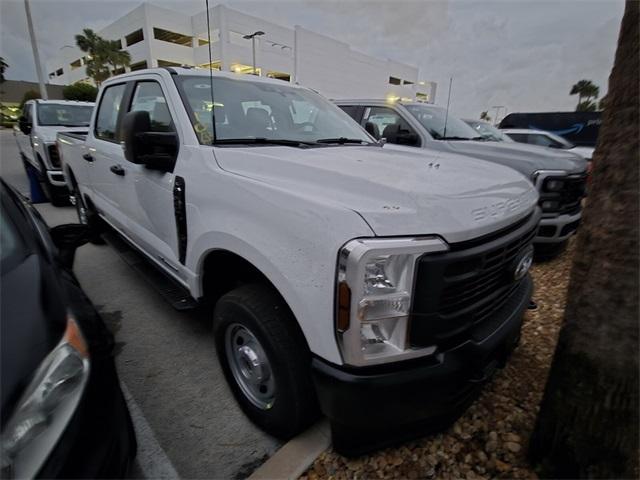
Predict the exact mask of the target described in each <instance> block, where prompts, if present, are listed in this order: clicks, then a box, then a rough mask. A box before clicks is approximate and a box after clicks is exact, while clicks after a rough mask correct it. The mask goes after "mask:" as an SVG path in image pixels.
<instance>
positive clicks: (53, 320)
mask: <svg viewBox="0 0 640 480" xmlns="http://www.w3.org/2000/svg"><path fill="white" fill-rule="evenodd" d="M1 280H2V282H1V291H0V294H1V296H2V302H1V303H2V307H1V310H0V318H1V321H0V361H1V363H0V382H1V383H0V387H1V388H0V396H1V401H2V419H1V422H2V425H3V426H4V424H5V422H6V421H7V419H8V418H9V417H10V415H11V414H12V413H13V410H14V408H15V406H16V402H17V401H18V400H19V398H20V396H21V395H22V393H23V391H24V389H25V387H26V386H27V385H28V384H29V381H30V380H31V378H32V377H33V375H34V374H35V372H36V370H37V368H38V366H39V365H40V364H41V363H42V361H43V360H44V358H45V357H46V356H47V355H48V354H49V352H51V350H52V349H53V348H54V347H55V346H56V345H57V343H58V342H59V341H60V339H61V338H62V335H63V333H64V328H65V325H66V323H65V318H66V312H65V308H64V303H63V300H62V298H61V297H62V296H61V292H60V291H59V287H58V286H57V282H56V274H55V270H54V269H53V268H52V266H51V265H50V264H49V263H48V262H47V261H46V260H45V259H43V258H42V257H41V256H39V255H38V254H35V253H31V254H29V255H27V256H25V257H24V258H23V259H22V261H21V262H19V263H18V264H16V265H14V266H13V268H11V269H10V270H9V271H3V272H2V279H1Z"/></svg>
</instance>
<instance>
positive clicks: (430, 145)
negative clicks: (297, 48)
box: [335, 99, 587, 255]
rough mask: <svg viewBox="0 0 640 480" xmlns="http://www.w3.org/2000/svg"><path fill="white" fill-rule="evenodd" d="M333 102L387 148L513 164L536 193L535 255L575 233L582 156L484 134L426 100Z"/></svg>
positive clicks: (581, 191)
mask: <svg viewBox="0 0 640 480" xmlns="http://www.w3.org/2000/svg"><path fill="white" fill-rule="evenodd" d="M335 103H336V104H337V105H338V106H339V107H340V108H342V109H343V110H344V111H345V112H346V113H348V114H349V115H350V116H351V117H352V118H353V119H354V120H356V121H357V122H358V123H360V124H361V125H362V126H363V127H364V128H365V129H366V130H367V131H368V132H369V133H370V134H371V135H372V136H373V137H375V138H377V139H380V138H385V139H386V142H387V147H388V148H401V149H402V148H405V147H410V148H426V149H431V150H440V151H443V152H450V153H458V154H461V155H466V156H470V157H475V158H479V159H482V160H487V161H490V162H493V163H499V164H502V165H506V166H508V167H511V168H513V169H515V170H517V171H519V172H520V173H522V174H523V175H524V176H526V177H527V178H529V179H530V180H531V181H532V182H533V183H534V185H535V186H536V188H537V189H538V192H539V194H540V207H541V208H542V212H543V216H542V219H541V221H540V228H539V230H538V233H537V236H536V237H535V240H534V242H535V245H536V249H537V250H538V253H540V254H542V255H544V254H555V253H557V252H559V251H561V250H562V248H563V247H564V246H565V244H566V241H567V240H568V238H569V237H570V236H571V235H573V234H574V233H575V231H576V230H577V228H578V225H579V223H580V218H581V215H582V206H581V201H582V198H583V197H584V195H585V187H586V179H587V162H586V161H585V160H584V159H582V158H581V157H580V156H578V155H576V154H573V153H570V152H565V151H556V150H553V151H552V150H546V149H542V148H540V147H536V146H532V145H525V144H521V143H515V142H495V141H490V140H487V139H486V138H483V137H482V136H480V135H479V134H478V132H476V131H475V130H474V129H473V128H471V127H470V126H469V125H467V124H466V123H465V122H463V121H462V120H460V119H459V118H456V117H455V116H452V115H447V113H446V110H445V109H444V108H441V107H437V106H435V105H430V104H425V103H413V102H412V103H405V102H389V101H387V100H383V99H378V100H336V101H335Z"/></svg>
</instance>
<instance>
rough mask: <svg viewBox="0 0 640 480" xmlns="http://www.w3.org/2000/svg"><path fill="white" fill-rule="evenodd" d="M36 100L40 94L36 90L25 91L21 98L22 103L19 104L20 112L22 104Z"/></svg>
mask: <svg viewBox="0 0 640 480" xmlns="http://www.w3.org/2000/svg"><path fill="white" fill-rule="evenodd" d="M36 98H40V92H38V91H37V90H27V91H26V92H24V95H23V96H22V102H20V110H22V107H24V104H25V103H26V102H27V101H29V100H35V99H36Z"/></svg>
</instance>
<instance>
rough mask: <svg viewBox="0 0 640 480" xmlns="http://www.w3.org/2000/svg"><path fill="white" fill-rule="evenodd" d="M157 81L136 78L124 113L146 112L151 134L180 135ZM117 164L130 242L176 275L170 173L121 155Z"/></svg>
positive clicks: (148, 77)
mask: <svg viewBox="0 0 640 480" xmlns="http://www.w3.org/2000/svg"><path fill="white" fill-rule="evenodd" d="M161 81H162V79H161V78H160V77H159V76H158V75H153V74H149V75H144V76H140V77H139V79H138V78H136V81H135V83H133V84H132V89H131V96H130V98H131V100H130V102H128V103H129V105H128V108H126V112H127V113H128V112H134V111H141V110H142V111H147V112H148V113H149V119H150V124H151V131H153V132H174V133H175V132H176V131H177V133H178V135H180V132H179V129H177V127H176V124H175V123H174V121H173V118H176V114H175V112H176V110H175V108H176V106H175V105H171V103H170V101H168V100H169V99H170V98H171V97H170V96H168V95H166V92H165V91H164V90H163V87H162V85H161V83H160V82H161ZM172 112H173V113H172ZM178 161H180V159H179V158H178ZM120 163H121V165H122V167H123V168H124V170H125V177H124V179H125V184H126V189H127V191H126V193H125V192H123V194H122V197H123V199H124V203H123V204H122V205H121V206H122V209H123V211H124V212H125V214H126V216H127V221H128V227H127V231H128V233H129V235H130V236H131V239H132V240H133V241H134V242H135V243H136V244H138V245H139V246H140V247H141V248H142V249H143V250H144V251H145V252H147V253H149V254H150V255H151V256H152V257H153V259H154V260H155V261H156V262H160V264H162V265H163V267H165V269H168V270H169V271H172V273H173V274H176V275H178V276H179V274H178V272H179V271H180V270H181V268H180V263H182V262H184V258H182V259H181V258H180V254H179V248H178V235H177V230H178V229H177V226H176V225H177V223H176V222H177V220H176V218H177V217H176V214H175V208H174V185H175V181H176V179H175V176H174V174H173V173H172V172H161V171H158V170H151V169H149V168H147V167H146V166H144V165H140V164H134V163H131V162H128V161H127V160H125V159H124V156H123V157H122V161H121V162H120ZM181 260H182V262H181Z"/></svg>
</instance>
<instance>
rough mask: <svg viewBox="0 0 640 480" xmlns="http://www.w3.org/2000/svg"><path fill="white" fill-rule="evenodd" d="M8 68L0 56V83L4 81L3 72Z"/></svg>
mask: <svg viewBox="0 0 640 480" xmlns="http://www.w3.org/2000/svg"><path fill="white" fill-rule="evenodd" d="M7 68H9V64H8V63H7V62H5V60H4V58H2V57H0V83H4V80H5V78H4V72H6V71H7Z"/></svg>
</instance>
